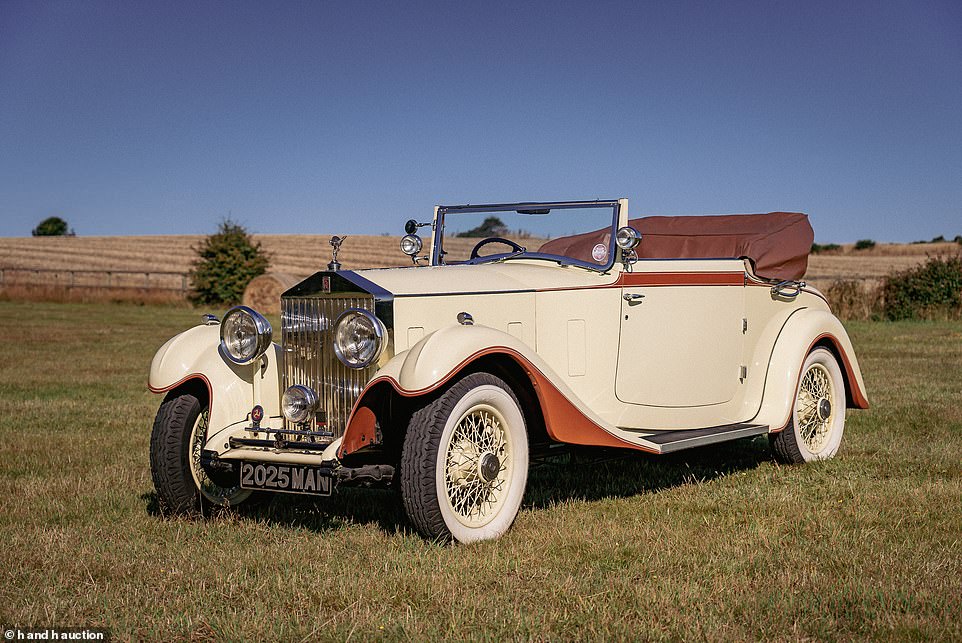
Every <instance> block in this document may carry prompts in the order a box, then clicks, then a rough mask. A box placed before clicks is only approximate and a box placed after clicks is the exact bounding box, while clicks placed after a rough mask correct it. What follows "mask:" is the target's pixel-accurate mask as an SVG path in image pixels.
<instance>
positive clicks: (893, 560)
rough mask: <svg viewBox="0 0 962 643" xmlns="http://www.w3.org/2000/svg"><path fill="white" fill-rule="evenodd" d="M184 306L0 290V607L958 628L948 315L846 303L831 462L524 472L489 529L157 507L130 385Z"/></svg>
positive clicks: (450, 630)
mask: <svg viewBox="0 0 962 643" xmlns="http://www.w3.org/2000/svg"><path fill="white" fill-rule="evenodd" d="M198 319H199V316H198V313H197V312H194V311H190V310H185V309H182V308H165V307H153V306H131V305H74V304H21V303H11V302H0V333H2V336H4V337H7V338H8V345H9V347H8V349H7V350H6V354H5V359H4V360H3V365H2V367H0V391H2V395H0V444H2V447H0V449H2V451H0V453H2V457H0V538H2V542H3V547H2V549H0V624H2V625H18V626H50V625H60V626H68V625H72V626H89V627H107V628H110V629H111V630H112V631H113V634H114V636H115V637H117V638H120V639H144V638H148V639H165V640H214V639H249V640H273V639H279V640H315V639H317V640H347V639H354V640H362V641H363V640H371V639H381V638H383V639H395V640H396V639H403V640H425V639H428V640H431V639H441V638H445V639H461V638H470V639H487V640H503V639H556V640H557V639H561V640H578V639H583V638H588V639H601V638H619V639H639V638H640V639H672V640H690V639H708V640H731V639H741V640H745V639H751V640H757V639H780V640H804V639H816V638H817V639H864V638H869V639H889V640H906V639H909V640H960V639H962V619H960V617H959V614H960V611H962V598H960V596H962V580H960V578H962V543H960V540H962V509H960V507H962V405H960V404H959V402H960V393H959V391H960V390H962V324H960V323H924V324H923V323H917V324H909V323H898V324H894V323H893V324H882V323H859V324H851V325H850V332H851V334H852V338H853V341H854V344H855V347H856V349H857V351H858V355H859V360H860V361H861V363H862V368H863V373H864V375H865V380H866V384H867V387H868V391H869V395H870V398H871V401H872V403H873V408H872V409H871V410H869V411H867V412H855V411H853V412H849V416H848V425H847V427H846V438H845V440H844V441H843V444H842V449H841V451H840V454H839V456H838V457H837V458H836V459H834V460H832V461H830V462H825V463H819V464H814V465H806V466H799V467H784V466H778V465H776V464H775V463H774V462H773V461H772V459H771V457H770V454H769V451H768V448H767V443H766V441H765V440H764V439H755V440H747V441H740V442H738V443H734V444H731V445H728V446H722V447H707V448H704V449H700V450H696V451H691V452H687V453H682V454H678V455H675V456H663V457H660V458H659V457H654V456H642V455H631V456H629V457H626V458H622V459H619V460H615V461H609V462H603V463H596V464H585V463H577V462H576V463H567V464H557V465H550V466H546V467H542V468H540V469H536V470H534V471H533V472H532V476H531V482H530V486H529V491H528V494H527V497H526V501H525V504H524V506H523V510H522V512H521V513H520V515H519V517H518V520H517V522H516V523H515V525H514V527H513V528H512V529H511V530H510V531H509V532H508V534H507V535H506V536H505V537H504V538H502V539H501V540H499V541H496V542H489V543H482V544H477V545H471V546H456V547H446V546H439V545H436V544H433V543H430V542H425V541H424V540H422V539H421V538H420V537H418V536H417V535H416V534H414V533H412V531H411V530H410V529H409V528H408V527H407V525H406V523H405V521H404V517H403V512H402V511H401V509H400V507H399V503H398V499H397V498H396V497H395V496H393V495H391V494H390V493H388V492H381V491H353V492H351V493H347V494H343V495H340V496H338V497H336V498H335V499H334V500H332V501H329V502H325V501H321V502H317V503H315V502H311V501H304V500H299V499H295V498H278V499H277V500H275V501H273V503H272V504H270V505H268V506H266V507H263V508H261V509H258V510H252V511H248V512H242V513H239V514H234V513H220V514H218V515H216V516H214V517H213V518H212V519H210V520H187V519H168V518H163V517H160V516H158V515H156V511H155V499H154V496H153V492H152V487H151V482H150V474H149V470H148V454H147V449H148V434H149V428H150V424H151V422H152V418H153V414H154V413H155V411H156V408H157V406H158V404H159V399H158V398H156V397H154V396H152V395H150V394H149V393H148V392H147V391H146V386H145V377H146V370H147V365H148V362H149V360H150V357H151V355H152V354H153V351H154V350H155V349H156V348H157V347H158V346H160V344H161V343H162V342H163V341H165V340H166V339H167V338H168V337H169V336H170V335H172V334H173V333H175V332H178V331H179V330H181V329H183V328H185V327H186V326H188V325H191V324H194V323H195V322H196V321H197V320H198Z"/></svg>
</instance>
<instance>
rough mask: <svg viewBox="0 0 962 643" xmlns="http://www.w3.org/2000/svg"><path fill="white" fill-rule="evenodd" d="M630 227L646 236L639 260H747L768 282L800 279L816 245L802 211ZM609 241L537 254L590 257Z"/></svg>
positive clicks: (582, 241)
mask: <svg viewBox="0 0 962 643" xmlns="http://www.w3.org/2000/svg"><path fill="white" fill-rule="evenodd" d="M628 225H630V226H632V227H633V228H635V229H636V230H638V232H640V233H641V235H642V240H641V244H640V245H639V246H638V248H637V249H636V252H637V253H638V258H639V259H721V258H728V257H731V258H738V259H741V258H747V259H749V260H750V261H751V263H752V266H753V267H754V270H755V274H756V275H758V276H759V277H763V278H766V279H801V278H802V277H803V276H804V275H805V270H806V269H807V268H808V253H809V251H810V250H811V248H812V241H814V240H815V234H814V232H813V231H812V226H811V225H810V224H809V222H808V216H806V215H804V214H801V213H799V212H770V213H768V214H724V215H711V216H691V217H641V218H639V219H631V220H630V221H628ZM608 236H609V233H608V231H607V230H599V231H596V232H588V233H585V234H580V235H576V236H572V237H560V238H558V239H552V240H551V241H548V242H547V243H545V244H544V245H543V246H541V248H540V249H539V252H544V253H548V254H558V255H565V256H569V257H580V256H585V257H588V256H591V249H592V248H593V247H594V246H595V245H596V244H598V243H605V242H609V243H610V241H609V240H608V239H607V237H608Z"/></svg>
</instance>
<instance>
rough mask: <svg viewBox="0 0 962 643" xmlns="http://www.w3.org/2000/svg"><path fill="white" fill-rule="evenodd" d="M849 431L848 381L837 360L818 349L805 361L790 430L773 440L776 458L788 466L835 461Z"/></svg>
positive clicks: (784, 431)
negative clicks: (835, 456)
mask: <svg viewBox="0 0 962 643" xmlns="http://www.w3.org/2000/svg"><path fill="white" fill-rule="evenodd" d="M844 429H845V380H844V378H843V377H842V369H841V368H840V367H839V365H838V361H837V360H836V359H835V356H834V355H833V354H832V353H831V352H830V351H828V350H826V349H824V348H816V349H815V350H813V351H812V352H811V353H809V355H808V357H807V358H806V359H805V363H804V364H803V365H802V372H801V375H800V377H799V379H798V390H797V391H796V393H795V403H794V405H793V407H792V414H791V422H790V423H789V426H788V427H786V428H785V429H784V430H782V431H781V432H780V433H777V434H775V435H773V436H772V438H771V443H772V448H773V449H774V452H775V457H776V458H778V459H779V460H780V461H782V462H785V463H801V462H809V461H811V460H825V459H828V458H831V457H832V456H834V455H835V453H836V452H837V451H838V447H839V444H840V443H841V441H842V432H843V431H844Z"/></svg>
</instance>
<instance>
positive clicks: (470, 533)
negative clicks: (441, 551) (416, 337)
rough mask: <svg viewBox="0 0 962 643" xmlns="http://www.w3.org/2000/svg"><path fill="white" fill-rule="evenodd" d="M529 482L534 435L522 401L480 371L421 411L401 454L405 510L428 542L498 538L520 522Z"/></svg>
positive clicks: (415, 417)
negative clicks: (530, 435)
mask: <svg viewBox="0 0 962 643" xmlns="http://www.w3.org/2000/svg"><path fill="white" fill-rule="evenodd" d="M527 479H528V436H527V431H526V428H525V421H524V414H523V413H522V411H521V406H520V404H519V403H518V399H517V397H516V396H515V395H514V393H513V392H512V391H511V389H510V387H509V386H508V385H507V384H506V383H505V382H504V381H503V380H501V379H499V378H497V377H495V376H494V375H490V374H488V373H474V374H471V375H468V376H466V377H464V378H463V379H461V380H459V381H458V382H457V383H455V384H454V385H453V386H451V387H450V388H449V389H448V390H447V391H445V392H444V393H443V394H442V395H441V396H440V397H438V398H437V399H436V400H434V401H433V402H432V403H430V404H428V405H426V406H425V407H423V408H422V409H420V410H419V411H417V412H416V413H415V414H414V416H413V417H412V418H411V422H410V424H409V425H408V432H407V435H406V437H405V439H404V447H403V452H402V457H401V490H402V497H403V499H404V508H405V510H406V511H407V514H408V517H409V518H410V520H411V522H412V523H414V525H415V527H417V529H418V531H420V532H421V533H422V534H424V535H425V536H427V537H429V538H435V539H438V540H451V539H453V540H456V541H458V542H465V543H466V542H474V541H478V540H488V539H493V538H498V537H499V536H501V535H502V534H503V533H504V532H506V531H507V530H508V528H509V527H510V526H511V524H512V523H513V522H514V519H515V517H516V516H517V514H518V509H519V507H520V506H521V499H522V498H523V497H524V490H525V485H526V483H527Z"/></svg>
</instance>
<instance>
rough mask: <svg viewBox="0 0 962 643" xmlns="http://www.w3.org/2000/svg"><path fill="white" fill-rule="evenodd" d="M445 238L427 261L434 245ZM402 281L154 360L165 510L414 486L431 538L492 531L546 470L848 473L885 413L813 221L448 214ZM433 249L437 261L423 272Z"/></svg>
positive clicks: (441, 214) (296, 290) (621, 210)
mask: <svg viewBox="0 0 962 643" xmlns="http://www.w3.org/2000/svg"><path fill="white" fill-rule="evenodd" d="M421 228H424V229H426V230H427V231H429V232H430V235H429V236H428V235H425V236H426V237H428V239H429V240H428V242H427V244H426V247H424V246H425V244H424V242H422V240H421V237H420V236H418V234H417V232H418V231H419V229H421ZM406 232H407V235H406V236H404V238H403V239H402V241H401V247H402V250H403V251H404V252H406V253H407V254H408V255H410V256H411V258H412V265H411V266H409V267H406V268H391V269H377V270H358V271H350V270H340V269H339V268H340V265H339V264H338V262H337V245H338V244H339V243H340V241H341V240H340V239H338V238H336V237H335V238H334V239H332V245H334V246H335V248H334V259H333V261H332V262H331V263H330V264H329V265H328V270H327V271H323V272H318V273H316V274H314V275H313V276H311V277H309V278H308V279H306V280H304V281H302V282H301V283H299V284H297V285H296V286H294V287H293V288H291V289H290V290H288V291H287V292H285V293H284V294H283V296H282V298H281V328H280V337H279V338H276V339H279V341H278V342H274V341H273V340H274V339H275V337H274V335H273V331H272V328H271V325H270V323H269V322H268V321H267V319H266V318H265V317H264V316H262V315H261V314H259V313H257V312H255V311H254V310H251V309H249V308H246V307H243V306H238V307H235V308H232V309H231V310H229V311H228V312H227V313H226V314H225V315H224V318H223V320H221V321H218V320H217V319H216V318H215V317H213V316H212V315H206V316H205V320H204V324H202V325H198V326H196V327H195V328H191V329H189V330H186V331H184V332H183V333H181V334H179V335H177V336H176V337H174V338H173V339H171V340H170V341H168V342H167V343H166V344H164V345H163V346H162V347H161V348H160V350H159V351H158V352H157V354H156V356H155V357H154V359H153V362H152V364H151V366H150V376H149V387H150V390H151V391H153V392H155V393H160V394H164V396H165V397H164V401H163V403H162V404H161V406H160V410H159V411H158V413H157V418H156V421H155V423H154V427H153V433H152V436H151V443H150V462H151V470H152V474H153V480H154V484H155V486H156V489H157V495H158V499H159V503H160V505H161V507H163V508H164V510H165V511H170V512H194V511H196V510H197V509H198V508H200V507H201V506H202V505H203V504H205V503H213V504H218V505H237V504H239V503H242V502H244V501H245V500H248V499H249V498H250V497H251V495H252V494H259V493H260V492H284V493H299V494H315V495H326V494H330V493H331V492H332V491H333V490H335V489H336V488H337V487H339V486H346V485H367V486H379V485H380V486H390V487H394V488H397V489H399V490H400V495H401V498H402V500H403V504H404V508H405V510H406V512H407V515H408V516H409V518H410V521H411V522H412V523H413V524H414V526H415V527H416V528H417V529H418V530H419V531H420V532H421V533H423V534H424V535H425V536H427V537H430V538H436V539H440V540H450V539H453V540H455V541H461V542H468V541H476V540H483V539H489V538H496V537H498V536H500V535H501V534H503V533H504V532H505V531H506V530H507V529H508V528H509V527H510V526H511V524H512V522H513V521H514V519H515V516H516V515H517V513H518V508H519V507H520V505H521V501H522V497H523V496H524V492H525V484H526V481H527V476H528V467H529V464H530V463H531V462H532V459H533V458H537V457H539V456H540V455H542V454H544V453H546V452H550V451H551V450H552V449H553V448H556V447H558V446H559V445H575V446H580V445H590V446H602V447H618V448H623V449H635V450H638V451H643V452H646V453H651V454H664V453H671V452H675V451H678V450H681V449H688V448H691V447H699V446H704V445H709V444H715V443H719V442H724V441H728V440H736V439H739V438H745V437H748V436H757V435H761V434H767V435H768V436H769V438H770V441H771V445H772V451H773V454H774V457H775V458H776V459H778V460H779V461H782V462H786V463H801V462H806V461H810V460H817V459H822V458H830V457H832V456H833V455H835V453H836V451H837V450H838V448H839V443H840V442H841V440H842V431H843V428H844V424H845V412H846V408H853V407H854V408H867V406H868V400H867V397H866V392H865V385H864V384H863V382H862V376H861V373H860V371H859V366H858V362H857V361H856V359H855V353H854V351H853V350H852V344H851V342H850V341H849V338H848V335H847V334H846V332H845V329H844V328H843V327H842V324H841V323H839V321H838V319H836V318H835V316H834V315H833V314H832V312H831V310H830V309H829V306H828V304H827V303H826V300H825V298H824V296H823V295H822V294H821V293H819V292H818V291H817V290H815V289H814V288H811V287H808V286H806V284H805V283H804V282H802V281H800V279H801V278H802V277H803V275H804V273H805V270H806V267H807V261H808V251H809V248H810V246H811V243H812V239H813V234H812V229H811V226H810V225H809V223H808V219H807V217H806V216H805V215H803V214H795V213H771V214H761V215H727V216H696V217H642V218H638V219H629V217H628V201H627V199H619V200H609V201H576V202H558V203H511V204H497V205H461V206H438V207H436V208H435V209H434V216H433V218H432V220H431V221H426V222H417V221H415V220H411V221H408V223H407V225H406ZM422 255H423V256H422Z"/></svg>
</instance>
